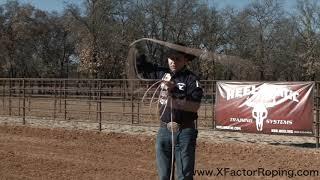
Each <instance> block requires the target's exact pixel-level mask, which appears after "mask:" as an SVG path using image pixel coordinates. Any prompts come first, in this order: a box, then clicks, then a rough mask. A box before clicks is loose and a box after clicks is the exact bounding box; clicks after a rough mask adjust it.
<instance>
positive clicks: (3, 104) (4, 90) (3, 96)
mask: <svg viewBox="0 0 320 180" xmlns="http://www.w3.org/2000/svg"><path fill="white" fill-rule="evenodd" d="M2 90H3V91H2V108H3V113H5V100H4V98H5V96H6V80H4V81H3V87H2Z"/></svg>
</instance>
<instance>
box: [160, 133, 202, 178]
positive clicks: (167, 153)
mask: <svg viewBox="0 0 320 180" xmlns="http://www.w3.org/2000/svg"><path fill="white" fill-rule="evenodd" d="M197 135H198V130H197V129H194V128H185V129H182V130H180V131H178V132H176V133H174V141H175V162H176V167H175V170H176V173H177V177H178V179H179V180H186V179H188V180H189V179H193V171H194V165H195V149H196V139H197ZM171 151H172V141H171V132H170V131H169V130H168V129H167V128H164V127H160V129H159V131H158V135H157V141H156V155H157V166H158V175H159V178H160V180H169V179H170V173H171V157H172V154H171Z"/></svg>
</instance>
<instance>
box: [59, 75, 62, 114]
mask: <svg viewBox="0 0 320 180" xmlns="http://www.w3.org/2000/svg"><path fill="white" fill-rule="evenodd" d="M61 99H62V80H61V81H60V83H59V113H61V112H62V110H61V109H62V102H61Z"/></svg>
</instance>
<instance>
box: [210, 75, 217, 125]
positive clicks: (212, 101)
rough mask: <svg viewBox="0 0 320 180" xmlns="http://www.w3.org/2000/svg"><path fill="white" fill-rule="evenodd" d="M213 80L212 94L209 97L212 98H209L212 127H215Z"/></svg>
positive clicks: (213, 82)
mask: <svg viewBox="0 0 320 180" xmlns="http://www.w3.org/2000/svg"><path fill="white" fill-rule="evenodd" d="M214 84H215V81H212V94H211V97H212V100H211V111H212V129H215V127H216V125H215V123H216V122H215V121H216V120H215V117H214V101H215V96H214V91H215V90H214V88H215V85H214Z"/></svg>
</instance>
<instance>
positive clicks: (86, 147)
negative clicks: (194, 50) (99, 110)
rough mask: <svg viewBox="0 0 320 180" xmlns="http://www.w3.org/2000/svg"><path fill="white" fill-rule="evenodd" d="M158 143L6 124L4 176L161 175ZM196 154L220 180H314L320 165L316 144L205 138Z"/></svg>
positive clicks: (1, 136) (200, 166)
mask: <svg viewBox="0 0 320 180" xmlns="http://www.w3.org/2000/svg"><path fill="white" fill-rule="evenodd" d="M154 147H155V135H145V134H140V135H139V134H136V135H134V134H125V133H115V132H98V131H93V130H70V129H65V128H43V127H42V128H37V127H32V126H19V125H6V124H1V125H0V162H1V163H0V179H86V180H87V179H103V180H104V179H117V180H118V179H119V180H121V179H128V180H131V179H147V180H149V179H157V171H156V164H155V148H154ZM196 154H197V159H196V169H197V170H199V171H198V172H200V170H203V171H204V170H207V172H209V170H212V171H213V172H214V174H216V175H218V177H219V179H230V177H232V178H234V177H236V179H248V176H249V174H247V176H245V175H243V174H242V175H241V176H239V177H237V176H232V174H228V173H227V174H223V175H222V174H219V170H221V169H222V170H221V172H229V171H231V170H235V171H236V170H240V171H242V170H248V171H251V172H252V171H254V170H257V169H258V168H260V170H261V169H262V168H263V169H264V170H266V172H265V174H260V175H259V176H258V175H257V174H256V175H255V176H250V179H252V178H256V179H258V178H259V179H261V178H264V179H271V175H270V174H269V175H268V174H267V170H269V171H271V170H274V171H279V170H285V171H289V170H292V171H294V172H295V173H296V172H297V171H298V170H306V172H304V174H305V176H304V177H303V178H304V179H311V178H314V177H312V174H311V173H310V172H309V171H308V170H319V167H320V156H319V155H320V151H319V150H317V149H314V148H301V147H293V146H284V145H271V144H263V143H250V142H239V141H227V140H226V141H223V140H221V139H220V140H219V141H214V140H212V141H210V142H207V141H204V140H201V139H200V140H199V141H198V142H197V152H196ZM223 168H225V169H223ZM227 168H229V169H227ZM308 173H309V174H308ZM263 175H264V176H263ZM319 176H320V175H319ZM194 177H195V179H217V177H214V176H213V175H199V174H196V175H195V176H194ZM297 177H298V176H296V178H297ZM288 178H289V177H288V176H286V175H283V176H280V175H278V176H276V179H288ZM300 178H301V177H299V179H300Z"/></svg>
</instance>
